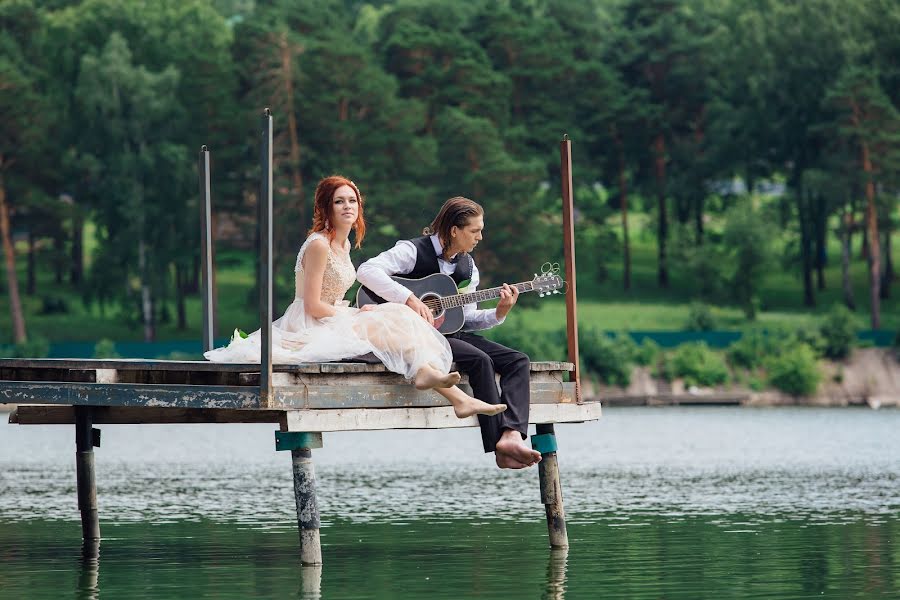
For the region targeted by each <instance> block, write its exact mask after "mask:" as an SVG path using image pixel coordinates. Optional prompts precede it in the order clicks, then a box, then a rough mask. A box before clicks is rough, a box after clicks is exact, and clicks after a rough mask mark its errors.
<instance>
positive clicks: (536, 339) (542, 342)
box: [489, 317, 567, 361]
mask: <svg viewBox="0 0 900 600" xmlns="http://www.w3.org/2000/svg"><path fill="white" fill-rule="evenodd" d="M489 337H490V339H492V340H494V341H495V342H497V343H498V344H503V345H504V346H508V347H510V348H514V349H516V350H518V351H519V352H524V353H525V354H527V355H528V357H529V358H530V359H531V360H533V361H539V360H559V361H562V360H566V352H567V350H566V348H567V347H566V336H565V332H564V331H551V332H536V331H534V330H532V329H530V328H528V327H527V326H525V324H524V323H523V322H522V320H521V319H519V318H517V317H510V318H508V319H507V321H506V322H505V323H504V324H503V327H497V328H495V329H493V330H492V331H491V332H490V334H489Z"/></svg>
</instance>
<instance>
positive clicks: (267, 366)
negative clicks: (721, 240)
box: [259, 108, 273, 408]
mask: <svg viewBox="0 0 900 600" xmlns="http://www.w3.org/2000/svg"><path fill="white" fill-rule="evenodd" d="M261 162H262V174H261V176H262V182H261V183H262V184H261V186H260V191H259V332H260V342H261V348H260V357H259V359H260V362H259V405H260V407H261V408H269V407H271V406H272V399H273V398H272V113H271V111H270V110H269V109H268V108H267V109H265V111H264V114H263V128H262V161H261Z"/></svg>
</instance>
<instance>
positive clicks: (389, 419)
mask: <svg viewBox="0 0 900 600" xmlns="http://www.w3.org/2000/svg"><path fill="white" fill-rule="evenodd" d="M600 412H601V408H600V404H599V403H597V402H585V403H583V404H574V403H573V404H535V405H532V406H531V411H530V417H529V422H530V423H581V422H583V421H594V420H596V419H599V418H600ZM286 417H287V419H286V420H287V428H288V430H289V431H362V430H378V429H449V428H456V427H478V419H477V418H475V417H469V418H467V419H457V418H456V415H454V414H453V409H452V408H450V407H449V406H447V407H443V406H442V407H433V408H412V409H409V408H355V409H336V410H291V411H288V412H287V413H286Z"/></svg>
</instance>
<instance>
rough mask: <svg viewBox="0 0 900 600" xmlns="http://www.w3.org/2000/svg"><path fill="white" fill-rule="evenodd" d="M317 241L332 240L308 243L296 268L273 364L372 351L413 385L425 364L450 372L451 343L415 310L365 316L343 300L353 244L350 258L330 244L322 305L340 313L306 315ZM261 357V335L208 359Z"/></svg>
mask: <svg viewBox="0 0 900 600" xmlns="http://www.w3.org/2000/svg"><path fill="white" fill-rule="evenodd" d="M316 239H322V240H325V242H326V243H328V238H327V237H326V236H324V235H322V234H320V233H313V234H312V235H310V236H309V237H308V238H307V239H306V242H304V243H303V246H302V247H301V248H300V252H299V253H298V254H297V264H296V266H295V267H294V273H295V277H296V286H295V289H296V293H295V297H294V301H293V302H292V303H291V305H290V306H288V308H287V311H285V313H284V315H283V316H282V317H281V318H280V319H278V320H277V321H274V322H273V323H272V362H273V363H276V364H296V363H309V362H330V361H336V360H341V359H344V358H352V357H355V356H361V355H363V354H367V353H369V352H372V353H373V354H374V355H375V356H377V357H378V358H379V360H381V362H383V363H384V365H385V366H386V367H387V368H388V369H390V370H391V371H393V372H395V373H399V374H401V375H403V376H404V377H406V378H407V379H409V380H411V379H413V377H415V374H416V372H417V371H418V370H419V369H420V368H422V367H423V366H425V365H430V366H432V367H434V368H435V369H437V370H438V371H440V372H441V373H447V372H449V371H450V365H451V363H452V362H453V355H452V352H451V350H450V345H449V344H448V343H447V340H446V339H445V338H444V336H443V335H441V333H440V332H438V330H437V329H435V328H434V327H432V326H431V325H429V324H428V323H427V322H426V321H425V320H424V319H422V318H421V317H420V316H419V315H418V314H416V312H415V311H413V310H412V309H411V308H409V307H408V306H406V305H404V304H396V303H386V304H379V305H377V306H375V308H374V309H373V310H368V311H361V310H359V309H358V308H353V307H351V306H349V303H348V302H347V301H345V300H344V299H343V298H344V295H345V294H346V293H347V290H348V289H349V288H350V286H351V285H353V282H354V281H356V269H355V268H354V267H353V263H352V262H350V256H349V245H350V243H349V242H347V250H348V253H347V254H344V253H337V252H335V251H334V250H333V249H332V247H331V244H328V260H327V262H326V264H325V274H324V276H323V278H322V301H323V302H325V303H327V304H332V305H334V306H335V308H337V314H336V315H334V316H333V317H326V318H323V319H317V318H315V317H313V316H311V315H310V314H309V313H307V312H306V310H305V309H304V307H303V282H304V274H303V254H304V252H306V249H307V248H308V247H309V244H310V243H311V242H312V241H313V240H316ZM260 355H261V352H260V334H259V331H258V330H257V331H254V332H253V333H251V334H250V336H249V337H246V338H243V337H241V336H240V335H238V334H237V332H235V335H234V336H233V337H232V339H231V342H230V343H229V344H228V345H227V346H225V347H222V348H216V349H215V350H210V351H209V352H206V353H205V354H204V356H205V357H206V358H207V359H208V360H210V361H213V362H229V363H254V362H257V363H258V362H259V361H260Z"/></svg>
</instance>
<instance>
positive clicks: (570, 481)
mask: <svg viewBox="0 0 900 600" xmlns="http://www.w3.org/2000/svg"><path fill="white" fill-rule="evenodd" d="M69 429H70V428H67V427H33V428H25V427H15V426H10V425H0V598H3V599H6V598H201V597H204V598H285V597H287V598H325V599H330V598H335V599H343V598H429V599H430V598H570V599H572V598H639V599H643V598H646V599H662V598H665V599H675V598H685V599H689V598H690V599H693V598H701V599H704V598H709V599H718V598H761V599H762V598H836V599H843V598H900V544H898V543H897V539H898V535H900V436H898V432H900V411H884V410H882V411H869V410H819V409H809V410H798V409H776V410H771V409H770V410H754V409H739V408H731V409H709V408H707V409H684V408H679V409H647V408H635V409H618V410H609V411H607V413H606V415H605V416H604V419H603V420H602V421H601V422H599V423H594V424H585V425H580V426H575V425H573V426H560V427H558V428H557V432H558V435H559V440H560V465H561V469H562V477H563V490H564V495H565V500H566V508H567V512H568V519H569V521H568V530H569V540H570V544H571V547H570V549H569V550H568V552H563V553H560V552H551V551H550V550H549V549H548V548H547V546H546V540H547V537H546V525H545V523H544V521H543V511H542V508H541V506H540V504H539V502H538V489H537V481H536V479H537V474H536V473H535V472H534V471H533V470H531V471H524V472H514V473H507V472H504V473H500V472H498V471H497V470H496V469H495V468H493V467H492V466H491V464H490V460H489V457H485V456H482V455H481V454H480V453H478V452H477V451H476V450H477V444H478V441H479V439H478V433H477V431H475V430H465V431H442V432H382V433H374V432H373V433H358V434H346V435H326V438H325V439H326V447H325V448H324V449H323V450H321V451H316V454H315V456H316V466H317V474H318V477H319V484H320V492H321V497H320V506H321V510H322V515H323V529H322V543H323V555H324V560H325V565H324V566H323V567H321V568H312V567H301V566H300V565H299V562H298V558H297V547H298V536H297V531H296V525H295V523H294V515H293V501H292V496H291V483H290V466H289V463H290V461H289V459H288V458H287V457H286V456H285V455H284V454H281V453H275V452H274V451H273V440H272V429H271V427H268V426H178V427H169V426H166V427H153V426H144V427H137V426H119V427H105V428H104V434H103V436H104V437H103V447H101V448H100V449H98V450H97V473H98V493H99V504H100V512H101V529H102V535H103V540H102V542H101V544H100V546H99V556H98V557H96V558H90V557H88V558H85V557H84V556H83V555H82V548H81V541H80V528H79V524H78V520H77V519H78V513H77V506H76V503H75V495H74V473H73V472H72V471H73V469H72V466H73V463H74V460H73V450H74V448H73V443H72V440H71V431H69Z"/></svg>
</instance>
